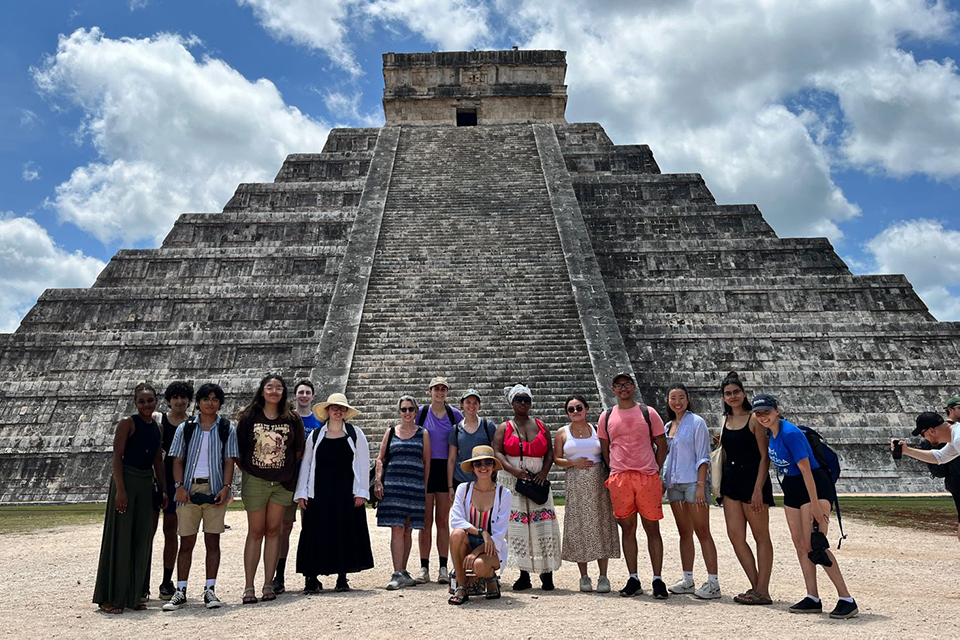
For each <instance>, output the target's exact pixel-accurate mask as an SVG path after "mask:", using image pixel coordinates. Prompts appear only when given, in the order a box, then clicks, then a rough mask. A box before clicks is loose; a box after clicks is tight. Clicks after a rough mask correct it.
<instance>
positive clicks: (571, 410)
mask: <svg viewBox="0 0 960 640" xmlns="http://www.w3.org/2000/svg"><path fill="white" fill-rule="evenodd" d="M585 410H586V407H584V406H583V405H582V404H578V405H576V406H573V407H567V413H580V412H581V411H585Z"/></svg>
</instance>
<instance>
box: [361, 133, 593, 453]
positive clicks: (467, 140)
mask: <svg viewBox="0 0 960 640" xmlns="http://www.w3.org/2000/svg"><path fill="white" fill-rule="evenodd" d="M436 375H444V376H447V377H448V378H449V380H450V385H451V392H450V402H451V404H453V405H455V406H456V405H457V404H458V398H459V394H460V393H461V392H462V391H463V390H464V389H466V388H468V387H475V388H477V389H478V390H479V391H480V392H481V394H482V395H483V398H484V402H483V407H482V410H481V413H482V414H483V415H485V416H488V417H490V418H492V419H494V420H496V421H497V422H498V423H499V422H500V421H502V420H505V419H507V418H509V417H512V411H511V410H510V407H509V406H508V405H507V402H506V400H505V398H504V397H503V387H505V386H508V385H510V384H512V383H514V382H520V381H522V382H525V383H526V384H527V385H529V386H530V387H531V388H532V390H533V394H534V405H533V413H534V414H535V415H537V416H538V417H540V418H541V419H542V420H543V421H544V422H545V423H546V424H547V425H548V426H549V427H550V428H551V429H552V430H553V431H555V430H556V429H557V427H559V426H561V425H562V424H565V423H566V417H565V415H564V414H563V402H564V400H565V398H566V396H567V395H568V394H571V393H579V394H583V395H585V396H586V397H587V398H588V400H589V402H590V403H591V405H592V407H593V408H594V409H593V413H594V415H596V414H597V413H598V411H599V409H598V406H599V401H598V394H597V386H596V383H595V382H594V377H593V369H592V367H591V364H590V359H589V355H588V353H587V347H586V344H585V341H584V336H583V331H582V329H581V326H580V320H579V317H578V311H577V307H576V304H575V303H574V300H573V294H572V292H571V286H570V281H569V276H568V274H567V268H566V265H565V263H564V257H563V251H562V250H561V248H560V239H559V237H558V231H557V223H556V219H555V217H554V213H553V211H552V209H551V206H550V201H549V199H548V196H547V189H546V186H545V184H544V177H543V172H542V168H541V164H540V159H539V156H538V152H537V145H536V142H535V140H534V136H533V132H532V128H531V127H530V126H524V125H503V126H485V127H463V128H455V127H440V126H416V127H415V126H403V127H402V130H401V133H400V140H399V148H398V151H397V157H396V161H395V164H394V168H393V174H392V177H391V180H390V189H389V195H388V197H387V201H386V207H385V209H384V214H383V221H382V224H381V230H380V237H379V242H378V244H377V248H376V258H375V260H374V266H373V271H372V274H371V276H370V281H369V285H368V289H367V294H366V301H365V304H364V307H363V317H362V322H361V328H360V332H359V336H358V340H357V345H356V350H355V352H354V356H353V362H352V366H351V370H350V376H349V380H348V384H347V395H348V398H349V399H350V400H351V402H354V403H356V405H357V406H358V408H360V409H361V410H362V411H363V415H362V416H361V417H359V418H357V424H358V425H361V426H362V427H363V428H364V430H365V432H366V433H367V435H368V437H369V438H370V440H371V443H372V445H373V446H372V450H373V452H374V453H376V451H377V450H378V448H379V442H380V440H381V438H382V436H383V433H384V431H385V430H386V428H388V427H389V426H392V425H394V424H396V423H397V422H398V414H397V410H396V407H397V399H398V398H399V396H400V395H402V394H405V393H409V394H411V395H413V396H414V397H416V398H417V399H418V400H419V401H420V402H421V403H424V402H427V401H428V393H427V388H426V387H427V384H428V382H429V380H430V378H431V377H433V376H436Z"/></svg>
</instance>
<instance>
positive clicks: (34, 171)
mask: <svg viewBox="0 0 960 640" xmlns="http://www.w3.org/2000/svg"><path fill="white" fill-rule="evenodd" d="M20 177H21V178H23V179H24V180H25V181H27V182H33V181H34V180H39V179H40V167H38V166H37V165H36V163H35V162H34V161H33V160H30V161H28V162H25V163H24V165H23V171H22V172H21V173H20Z"/></svg>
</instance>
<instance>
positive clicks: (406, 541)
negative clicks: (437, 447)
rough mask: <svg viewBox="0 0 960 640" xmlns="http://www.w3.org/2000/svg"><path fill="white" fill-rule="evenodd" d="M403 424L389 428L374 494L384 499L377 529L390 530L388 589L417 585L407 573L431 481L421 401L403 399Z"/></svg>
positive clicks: (379, 461) (379, 463) (421, 522)
mask: <svg viewBox="0 0 960 640" xmlns="http://www.w3.org/2000/svg"><path fill="white" fill-rule="evenodd" d="M398 407H399V412H400V424H398V425H397V426H395V427H393V428H391V429H389V430H388V431H387V433H385V434H384V436H383V442H382V443H381V444H380V454H379V455H378V456H377V477H376V481H375V482H374V485H373V491H374V494H375V495H376V496H377V499H379V500H380V506H379V507H378V508H377V526H378V527H390V555H391V556H392V558H393V576H391V578H390V582H388V583H387V589H390V590H394V589H399V588H400V587H412V586H414V585H415V584H417V583H416V581H415V580H414V579H413V577H412V576H411V575H410V574H409V573H408V572H407V560H408V559H409V558H410V549H411V546H412V543H413V537H412V534H413V530H414V529H419V530H422V529H423V518H424V510H425V507H426V490H427V480H428V476H429V474H430V438H426V437H424V435H425V433H426V432H425V431H424V430H423V427H419V426H417V423H416V421H415V417H416V414H417V401H416V400H415V399H414V398H413V397H412V396H402V397H401V398H400V402H399V403H398Z"/></svg>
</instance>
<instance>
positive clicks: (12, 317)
mask: <svg viewBox="0 0 960 640" xmlns="http://www.w3.org/2000/svg"><path fill="white" fill-rule="evenodd" d="M103 267H104V263H103V262H101V261H100V260H97V259H96V258H91V257H89V256H85V255H83V254H82V253H80V252H79V251H78V252H75V253H69V252H67V251H64V250H63V249H62V248H60V247H58V246H57V245H56V244H54V242H53V240H52V239H51V238H50V235H49V234H48V233H47V231H46V229H44V228H43V227H41V226H40V225H39V224H37V222H36V221H35V220H33V219H31V218H24V217H15V216H14V215H13V214H12V213H9V212H8V213H5V214H2V215H0V273H3V278H2V279H0V331H5V332H6V331H13V330H15V329H16V328H17V325H19V324H20V319H21V318H22V317H23V315H24V314H25V313H26V312H27V311H28V310H29V309H30V307H31V306H33V304H34V303H35V302H36V300H37V297H38V296H39V295H40V294H41V293H42V292H43V290H44V289H46V288H47V287H87V286H90V284H92V283H93V281H94V280H96V278H97V274H98V273H100V271H101V270H102V269H103Z"/></svg>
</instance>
